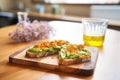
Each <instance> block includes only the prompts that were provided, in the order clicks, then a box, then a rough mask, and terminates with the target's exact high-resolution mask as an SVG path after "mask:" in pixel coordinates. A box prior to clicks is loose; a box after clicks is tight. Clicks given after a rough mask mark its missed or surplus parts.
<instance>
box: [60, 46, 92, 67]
mask: <svg viewBox="0 0 120 80" xmlns="http://www.w3.org/2000/svg"><path fill="white" fill-rule="evenodd" d="M58 57H59V64H60V65H71V64H77V63H82V62H87V61H90V60H91V53H90V51H89V50H87V48H85V46H84V45H77V44H69V45H67V46H65V47H64V48H62V49H61V50H60V51H59V56H58Z"/></svg>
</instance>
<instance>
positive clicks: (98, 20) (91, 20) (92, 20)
mask: <svg viewBox="0 0 120 80" xmlns="http://www.w3.org/2000/svg"><path fill="white" fill-rule="evenodd" d="M83 21H89V22H108V21H109V20H108V19H104V18H82V22H83Z"/></svg>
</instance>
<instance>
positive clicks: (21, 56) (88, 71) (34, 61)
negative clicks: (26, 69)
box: [9, 46, 98, 76]
mask: <svg viewBox="0 0 120 80" xmlns="http://www.w3.org/2000/svg"><path fill="white" fill-rule="evenodd" d="M29 47H31V46H29ZM29 47H27V48H25V49H23V50H20V51H17V52H15V53H14V54H12V55H10V56H9V62H10V63H16V64H22V65H28V66H34V67H41V68H45V69H50V70H54V71H61V72H67V73H72V74H78V75H83V76H90V75H92V74H93V72H94V69H95V65H96V62H97V57H98V48H96V47H87V48H88V49H89V50H90V51H91V52H92V56H91V61H90V62H85V63H79V64H74V65H69V66H63V65H59V64H58V55H52V56H48V57H43V58H27V57H25V54H26V50H27V49H28V48H29Z"/></svg>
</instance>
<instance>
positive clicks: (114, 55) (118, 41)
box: [0, 21, 120, 80]
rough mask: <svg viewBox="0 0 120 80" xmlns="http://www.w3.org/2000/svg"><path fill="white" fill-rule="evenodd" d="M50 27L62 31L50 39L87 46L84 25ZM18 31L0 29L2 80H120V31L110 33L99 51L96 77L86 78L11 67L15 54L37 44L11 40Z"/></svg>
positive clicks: (53, 23) (61, 23)
mask: <svg viewBox="0 0 120 80" xmlns="http://www.w3.org/2000/svg"><path fill="white" fill-rule="evenodd" d="M50 24H52V25H53V26H56V27H55V28H56V29H57V30H58V31H56V32H57V33H56V35H55V36H54V37H51V38H50V39H65V40H70V41H71V42H77V43H83V39H82V26H81V24H80V23H74V22H65V21H64V22H63V21H60V22H59V21H56V22H50ZM63 28H64V29H63ZM78 28H79V29H78ZM14 29H15V25H12V26H7V27H4V28H1V29H0V80H22V79H25V80H81V79H93V80H120V75H119V74H120V62H119V61H120V52H119V51H120V50H119V49H120V36H119V35H120V31H116V30H111V29H107V32H106V38H105V42H104V45H103V46H102V47H99V56H98V61H97V64H96V68H95V71H94V74H93V75H92V76H88V77H85V76H80V75H75V74H67V73H63V72H56V71H51V70H46V69H42V68H37V67H30V66H23V65H19V64H12V63H9V56H10V55H11V54H13V53H14V52H16V51H18V50H20V49H22V48H25V47H26V46H28V45H30V44H31V43H32V42H33V41H32V42H24V43H15V42H14V41H13V40H12V39H11V38H10V37H9V36H8V33H9V32H11V31H13V30H14ZM63 35H64V36H63Z"/></svg>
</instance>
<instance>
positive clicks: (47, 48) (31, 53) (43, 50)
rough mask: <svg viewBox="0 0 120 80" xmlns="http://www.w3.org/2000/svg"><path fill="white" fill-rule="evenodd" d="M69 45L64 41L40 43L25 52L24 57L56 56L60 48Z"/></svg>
mask: <svg viewBox="0 0 120 80" xmlns="http://www.w3.org/2000/svg"><path fill="white" fill-rule="evenodd" d="M67 44H69V42H68V41H65V40H54V41H42V42H40V43H38V44H36V45H34V46H33V47H32V48H29V49H28V50H27V51H26V57H29V58H40V57H44V56H49V55H53V54H57V53H58V52H59V51H60V49H61V48H62V47H64V46H65V45H67Z"/></svg>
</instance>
